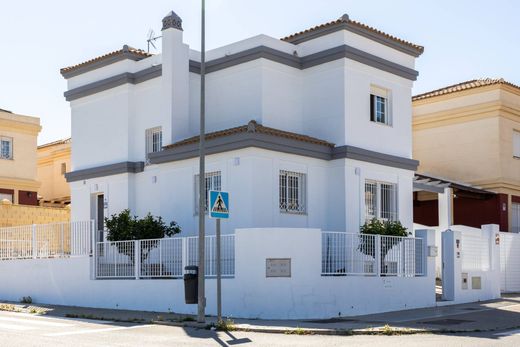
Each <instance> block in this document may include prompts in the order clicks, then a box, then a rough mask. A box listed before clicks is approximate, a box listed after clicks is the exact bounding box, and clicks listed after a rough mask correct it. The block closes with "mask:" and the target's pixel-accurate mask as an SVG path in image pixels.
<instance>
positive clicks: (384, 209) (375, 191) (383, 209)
mask: <svg viewBox="0 0 520 347" xmlns="http://www.w3.org/2000/svg"><path fill="white" fill-rule="evenodd" d="M397 217H398V216H397V184H395V183H386V182H377V181H372V180H366V181H365V219H366V220H371V219H374V218H376V219H379V220H394V221H395V220H397V219H398V218H397Z"/></svg>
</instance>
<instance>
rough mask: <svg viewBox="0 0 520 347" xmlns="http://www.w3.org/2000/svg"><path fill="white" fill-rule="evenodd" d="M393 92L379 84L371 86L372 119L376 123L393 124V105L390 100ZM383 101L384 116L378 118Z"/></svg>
mask: <svg viewBox="0 0 520 347" xmlns="http://www.w3.org/2000/svg"><path fill="white" fill-rule="evenodd" d="M390 96H391V93H390V91H389V90H388V89H384V88H381V87H377V86H371V87H370V121H371V122H373V123H376V124H382V125H388V126H392V112H391V110H392V107H391V102H390ZM381 102H384V103H383V117H384V119H383V120H382V121H381V120H378V118H379V117H378V105H379V104H380V103H381Z"/></svg>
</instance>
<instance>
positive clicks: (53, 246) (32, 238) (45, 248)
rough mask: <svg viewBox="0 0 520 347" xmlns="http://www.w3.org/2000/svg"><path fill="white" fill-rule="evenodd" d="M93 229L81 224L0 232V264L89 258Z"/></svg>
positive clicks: (90, 225)
mask: <svg viewBox="0 0 520 347" xmlns="http://www.w3.org/2000/svg"><path fill="white" fill-rule="evenodd" d="M92 226H93V223H92V221H84V222H63V223H52V224H34V225H23V226H15V227H7V228H0V260H10V259H27V258H54V257H67V256H82V255H88V254H90V253H91V248H92V246H91V245H92V244H91V235H92V232H91V230H92Z"/></svg>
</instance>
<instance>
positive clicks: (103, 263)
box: [95, 235, 235, 279]
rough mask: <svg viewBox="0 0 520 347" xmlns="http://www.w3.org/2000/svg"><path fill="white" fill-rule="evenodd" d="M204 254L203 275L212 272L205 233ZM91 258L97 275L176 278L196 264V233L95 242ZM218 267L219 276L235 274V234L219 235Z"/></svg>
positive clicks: (210, 240)
mask: <svg viewBox="0 0 520 347" xmlns="http://www.w3.org/2000/svg"><path fill="white" fill-rule="evenodd" d="M205 254H206V261H205V273H206V276H207V277H212V276H216V275H217V270H216V266H217V259H216V237H215V236H206V242H205ZM95 258H96V265H95V271H96V273H95V277H96V278H98V279H109V278H112V279H116V278H135V279H151V278H180V277H182V275H183V274H184V267H185V266H188V265H197V264H198V237H173V238H164V239H153V240H137V241H108V242H98V243H97V244H96V257H95ZM221 269H222V276H223V277H231V276H234V274H235V235H222V243H221Z"/></svg>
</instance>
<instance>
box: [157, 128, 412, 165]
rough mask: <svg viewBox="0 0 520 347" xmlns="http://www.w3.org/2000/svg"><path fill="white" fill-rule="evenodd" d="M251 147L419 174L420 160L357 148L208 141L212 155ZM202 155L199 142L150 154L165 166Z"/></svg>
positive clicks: (251, 136)
mask: <svg viewBox="0 0 520 347" xmlns="http://www.w3.org/2000/svg"><path fill="white" fill-rule="evenodd" d="M248 147H256V148H261V149H266V150H271V151H276V152H283V153H288V154H296V155H301V156H306V157H311V158H317V159H323V160H336V159H344V158H346V159H354V160H361V161H365V162H369V163H374V164H380V165H385V166H391V167H395V168H399V169H405V170H412V171H415V170H417V167H418V166H419V162H418V161H417V160H413V159H408V158H402V157H398V156H394V155H389V154H384V153H379V152H374V151H369V150H366V149H362V148H358V147H354V146H340V147H334V148H333V147H330V146H326V145H320V144H315V143H308V142H302V141H298V140H294V139H288V138H283V137H277V136H273V135H267V134H262V133H245V132H244V133H238V134H233V135H229V136H224V137H219V138H216V139H212V140H207V141H206V151H207V153H208V154H216V153H222V152H229V151H234V150H239V149H243V148H248ZM198 155H199V152H198V142H197V143H190V144H187V145H183V146H179V147H174V148H171V149H166V150H163V151H161V152H157V153H152V154H150V162H151V163H152V164H161V163H166V162H171V161H179V160H185V159H190V158H196V157H197V156H198Z"/></svg>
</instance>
